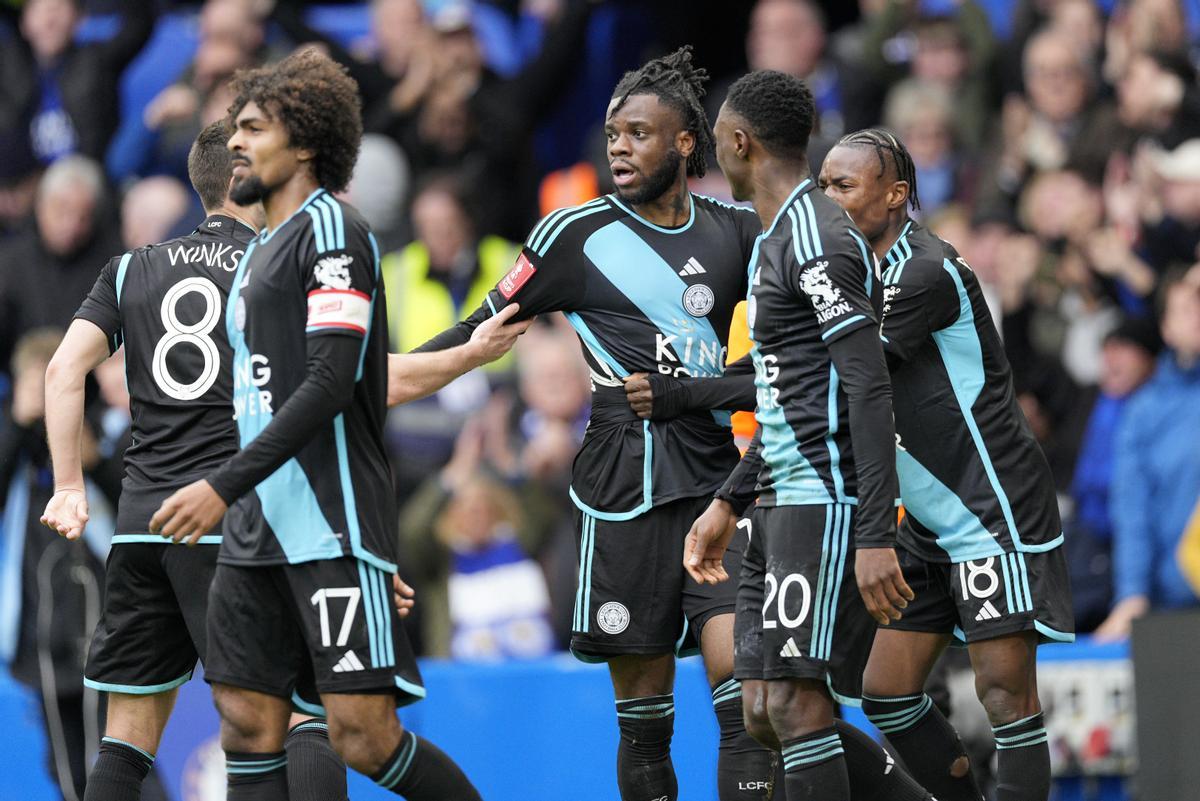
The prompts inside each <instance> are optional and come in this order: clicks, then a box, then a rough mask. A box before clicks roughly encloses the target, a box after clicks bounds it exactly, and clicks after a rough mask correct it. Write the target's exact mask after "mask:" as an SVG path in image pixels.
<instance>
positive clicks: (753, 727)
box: [742, 704, 779, 750]
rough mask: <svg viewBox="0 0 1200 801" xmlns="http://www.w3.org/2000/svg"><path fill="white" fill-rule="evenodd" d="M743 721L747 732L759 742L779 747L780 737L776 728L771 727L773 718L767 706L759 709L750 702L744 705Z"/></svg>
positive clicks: (770, 746)
mask: <svg viewBox="0 0 1200 801" xmlns="http://www.w3.org/2000/svg"><path fill="white" fill-rule="evenodd" d="M742 721H743V723H744V724H745V726H746V733H747V734H749V735H750V736H751V737H753V738H754V739H755V740H757V741H758V743H759V744H761V745H762V746H764V747H766V748H771V749H774V750H778V749H779V738H778V737H777V736H776V735H775V729H773V728H771V718H770V716H768V715H767V710H766V707H765V706H763V707H761V708H758V709H755V708H752V707H751V706H750V705H748V704H747V705H745V706H743V707H742Z"/></svg>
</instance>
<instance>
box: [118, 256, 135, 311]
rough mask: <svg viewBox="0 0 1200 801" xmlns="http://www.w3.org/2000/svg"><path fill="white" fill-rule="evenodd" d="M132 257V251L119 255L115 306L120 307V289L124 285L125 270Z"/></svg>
mask: <svg viewBox="0 0 1200 801" xmlns="http://www.w3.org/2000/svg"><path fill="white" fill-rule="evenodd" d="M132 258H133V254H132V253H126V254H125V255H124V256H122V257H121V263H120V264H118V265H117V308H118V309H119V308H121V290H122V289H123V288H124V287H125V272H126V271H127V270H128V269H129V260H130V259H132Z"/></svg>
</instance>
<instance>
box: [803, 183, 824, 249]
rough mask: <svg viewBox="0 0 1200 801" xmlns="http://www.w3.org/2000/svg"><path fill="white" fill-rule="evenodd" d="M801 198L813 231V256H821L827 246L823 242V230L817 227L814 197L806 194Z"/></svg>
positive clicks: (810, 228)
mask: <svg viewBox="0 0 1200 801" xmlns="http://www.w3.org/2000/svg"><path fill="white" fill-rule="evenodd" d="M801 200H803V201H804V210H805V211H806V212H808V227H809V230H810V231H811V233H810V236H812V245H813V258H819V257H821V256H824V255H825V248H824V246H823V245H822V244H821V231H820V229H818V228H817V215H816V212H814V211H813V204H812V199H811V198H810V197H809V196H808V195H805V196H804V197H803V198H801Z"/></svg>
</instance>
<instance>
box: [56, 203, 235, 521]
mask: <svg viewBox="0 0 1200 801" xmlns="http://www.w3.org/2000/svg"><path fill="white" fill-rule="evenodd" d="M253 237H254V231H253V230H251V229H250V228H249V226H247V225H245V224H244V223H241V222H238V221H237V220H235V219H233V218H232V217H226V216H224V215H213V216H211V217H209V218H208V219H207V220H205V221H204V222H203V223H202V224H201V225H200V227H199V228H197V229H196V230H195V231H193V232H192V233H190V234H188V235H187V236H184V237H180V238H178V239H173V240H170V241H168V242H164V243H163V244H161V245H150V246H148V247H144V248H138V249H137V250H133V251H130V252H129V253H126V254H125V255H123V256H119V257H117V258H114V259H112V260H111V261H109V263H108V264H106V265H105V266H104V269H103V270H102V271H101V272H100V277H99V278H98V279H97V281H96V285H95V286H94V287H93V288H92V291H91V293H90V294H89V295H88V297H87V299H86V300H85V301H84V302H83V305H82V306H80V307H79V311H78V312H76V314H75V317H76V318H77V319H81V320H87V321H89V322H91V323H93V324H95V325H96V326H98V327H99V328H100V330H101V331H103V332H104V334H105V336H106V337H107V338H108V347H109V351H110V352H112V351H116V349H117V348H119V347H120V346H121V344H122V343H124V345H125V376H126V382H127V384H128V386H129V407H130V412H131V414H132V418H133V420H132V424H131V425H132V427H131V436H132V444H131V445H130V446H129V448H128V449H127V450H126V451H125V478H124V482H123V485H122V489H121V501H120V503H119V505H118V509H117V536H118V540H117V541H118V542H120V541H134V540H135V539H136V540H137V541H145V542H158V543H166V542H168V541H167V540H164V539H163V538H162V537H158V536H152V535H150V534H149V528H148V524H149V522H150V518H151V517H152V516H153V515H154V512H155V511H157V510H158V507H159V505H160V504H161V503H162V501H163V500H165V499H166V498H167V496H169V495H170V494H171V493H172V492H174V491H175V490H177V489H179V488H180V487H183V486H186V485H187V484H190V483H191V482H193V481H196V480H198V479H201V478H204V476H206V475H208V474H209V473H210V472H212V471H213V470H214V469H216V468H217V467H219V466H220V465H221V464H223V463H224V462H225V461H226V460H227V459H228V458H229V457H230V456H231V455H233V454H234V453H235V452H236V451H237V433H236V429H235V427H234V424H233V418H232V414H231V401H232V395H233V381H232V380H231V377H230V376H231V372H230V365H231V360H232V351H231V350H230V347H229V339H228V337H227V336H226V334H225V324H224V318H225V304H226V301H227V300H228V298H229V289H230V286H232V284H233V275H234V272H235V271H236V270H237V265H238V261H239V260H240V259H241V257H242V255H243V254H244V253H245V250H246V246H247V244H248V243H249V242H250V240H251V239H252V238H253ZM212 536H216V535H212ZM206 541H208V542H212V541H215V540H206Z"/></svg>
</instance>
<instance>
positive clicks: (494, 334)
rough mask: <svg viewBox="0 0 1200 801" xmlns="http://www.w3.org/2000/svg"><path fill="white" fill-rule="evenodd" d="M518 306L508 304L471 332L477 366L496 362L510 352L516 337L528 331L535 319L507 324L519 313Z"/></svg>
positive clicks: (515, 342)
mask: <svg viewBox="0 0 1200 801" xmlns="http://www.w3.org/2000/svg"><path fill="white" fill-rule="evenodd" d="M520 309H521V307H520V305H518V304H516V303H510V304H509V305H507V306H505V307H504V308H503V309H501V310H500V311H498V312H496V313H495V314H494V315H492V316H491V317H489V318H488V319H486V320H484V321H483V322H482V323H480V324H479V326H478V327H476V329H475V330H474V331H472V332H471V343H470V344H471V347H472V348H473V349H474V350H475V358H474V361H476V362H477V366H479V365H484V364H489V363H490V362H494V361H496V359H499V358H500V357H501V356H503V355H504V354H506V353H508V352H509V351H510V350H512V347H513V345H515V344H517V337H519V336H521V334H524V333H525V332H526V331H528V330H529V326H531V325H533V321H534V319H535V318H533V317H530V318H529V319H528V320H522V321H521V322H519V323H512V322H509V321H510V320H512V318H513V317H514V316H515V315H516V313H517V312H518V311H520Z"/></svg>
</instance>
